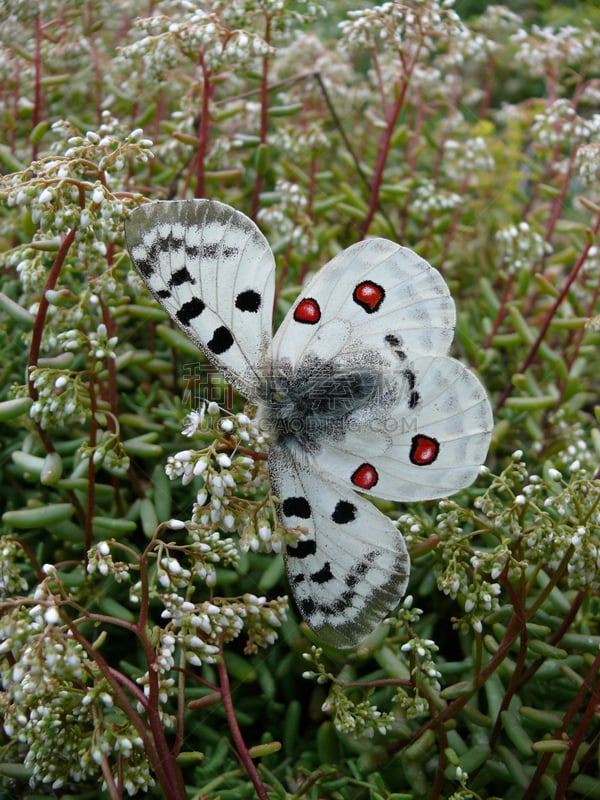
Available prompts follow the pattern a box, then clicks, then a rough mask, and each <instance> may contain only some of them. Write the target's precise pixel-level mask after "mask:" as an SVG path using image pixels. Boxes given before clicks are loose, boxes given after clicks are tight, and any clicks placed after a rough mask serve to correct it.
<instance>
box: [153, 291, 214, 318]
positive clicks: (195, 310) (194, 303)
mask: <svg viewBox="0 0 600 800" xmlns="http://www.w3.org/2000/svg"><path fill="white" fill-rule="evenodd" d="M161 296H162V295H161ZM167 296H168V295H167ZM205 308H206V306H205V305H204V303H203V302H202V300H200V298H199V297H193V298H192V299H191V300H188V301H187V302H186V303H184V304H183V305H182V306H181V308H180V309H179V311H178V312H177V314H176V316H177V319H178V320H179V322H181V324H182V325H189V324H190V322H191V321H192V320H193V319H195V318H196V317H199V316H200V314H201V313H202V312H203V311H204V309H205Z"/></svg>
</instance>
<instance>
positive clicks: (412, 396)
mask: <svg viewBox="0 0 600 800" xmlns="http://www.w3.org/2000/svg"><path fill="white" fill-rule="evenodd" d="M404 377H405V378H406V380H407V382H408V407H409V408H410V409H413V408H415V406H416V405H417V403H418V402H419V400H420V399H421V395H420V394H419V392H417V390H416V389H415V386H416V384H417V378H416V376H415V373H414V372H413V371H412V370H411V369H405V370H404Z"/></svg>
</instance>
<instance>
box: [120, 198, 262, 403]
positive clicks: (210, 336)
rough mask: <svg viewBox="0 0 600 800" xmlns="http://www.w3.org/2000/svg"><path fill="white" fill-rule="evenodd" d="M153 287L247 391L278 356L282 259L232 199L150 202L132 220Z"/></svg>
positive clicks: (129, 227)
mask: <svg viewBox="0 0 600 800" xmlns="http://www.w3.org/2000/svg"><path fill="white" fill-rule="evenodd" d="M125 236H126V239H127V247H128V249H129V252H130V254H131V258H132V261H133V263H134V265H135V267H136V269H137V270H138V272H139V273H140V274H141V276H142V278H143V279H144V281H145V283H146V284H147V286H148V288H149V289H150V291H151V292H152V294H153V295H154V296H155V297H156V299H157V300H158V301H159V303H160V304H161V305H162V306H163V308H164V309H165V310H166V311H167V313H168V314H169V315H170V316H171V318H172V319H173V320H174V322H176V323H177V324H178V325H179V327H180V328H181V329H182V330H183V331H184V332H185V333H186V334H187V335H188V336H189V338H190V339H191V340H192V341H193V342H194V343H195V344H196V345H197V346H198V347H199V348H200V349H201V350H202V351H203V352H204V353H205V354H206V356H207V357H208V358H209V360H210V361H211V362H212V363H213V364H214V365H215V366H216V367H217V368H218V369H219V370H220V371H221V372H222V373H223V374H224V375H225V376H226V378H227V379H228V380H229V382H230V383H232V384H233V386H234V387H235V388H236V389H238V390H239V391H240V392H242V394H244V395H245V396H246V397H252V396H254V393H255V389H256V386H257V385H258V383H259V379H260V373H261V371H262V369H263V366H264V364H265V362H269V361H270V345H271V335H272V331H271V326H272V315H273V297H274V291H275V261H274V259H273V254H272V251H271V248H270V247H269V244H268V242H267V240H266V239H265V237H264V236H263V234H262V233H261V232H260V231H259V229H258V228H257V226H256V225H255V224H254V223H253V222H252V220H250V219H249V218H248V217H246V215H245V214H241V213H240V212H238V211H235V210H234V209H233V208H231V207H230V206H227V205H225V204H224V203H219V202H217V201H215V200H184V201H165V202H154V203H147V204H145V205H143V206H140V207H139V208H137V209H135V210H134V211H132V213H131V214H130V215H129V217H128V219H127V221H126V223H125Z"/></svg>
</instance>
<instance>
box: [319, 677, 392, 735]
mask: <svg viewBox="0 0 600 800" xmlns="http://www.w3.org/2000/svg"><path fill="white" fill-rule="evenodd" d="M321 711H323V712H324V713H325V714H330V715H332V716H333V724H334V725H335V727H336V729H337V730H338V731H339V732H340V733H345V734H350V735H351V736H353V737H358V736H364V737H366V738H368V739H370V738H372V737H373V736H375V734H376V733H379V734H381V735H382V736H385V735H386V734H387V733H388V732H389V731H390V730H391V729H392V727H393V725H394V721H395V716H394V714H393V712H387V713H386V712H384V711H380V710H379V709H378V708H377V706H376V705H375V704H374V703H372V702H370V701H369V699H366V700H360V701H358V702H357V701H356V700H354V698H353V697H351V696H350V695H349V694H346V691H345V688H344V686H343V685H340V684H338V683H334V684H333V685H332V687H331V690H330V692H329V694H328V696H327V699H326V700H325V702H324V703H323V704H322V706H321Z"/></svg>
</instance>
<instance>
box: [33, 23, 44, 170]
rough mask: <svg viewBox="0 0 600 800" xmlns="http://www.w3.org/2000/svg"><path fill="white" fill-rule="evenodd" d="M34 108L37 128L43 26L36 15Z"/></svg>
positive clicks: (35, 145) (39, 106) (34, 150)
mask: <svg viewBox="0 0 600 800" xmlns="http://www.w3.org/2000/svg"><path fill="white" fill-rule="evenodd" d="M33 68H34V76H33V109H32V112H31V125H32V129H33V130H35V128H36V126H37V125H38V123H39V121H40V117H41V114H42V26H41V23H40V18H39V16H38V15H37V14H36V17H35V52H34V56H33ZM37 155H38V144H37V142H36V144H34V145H33V149H32V153H31V157H32V159H34V160H35V159H36V158H37Z"/></svg>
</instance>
